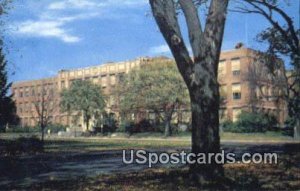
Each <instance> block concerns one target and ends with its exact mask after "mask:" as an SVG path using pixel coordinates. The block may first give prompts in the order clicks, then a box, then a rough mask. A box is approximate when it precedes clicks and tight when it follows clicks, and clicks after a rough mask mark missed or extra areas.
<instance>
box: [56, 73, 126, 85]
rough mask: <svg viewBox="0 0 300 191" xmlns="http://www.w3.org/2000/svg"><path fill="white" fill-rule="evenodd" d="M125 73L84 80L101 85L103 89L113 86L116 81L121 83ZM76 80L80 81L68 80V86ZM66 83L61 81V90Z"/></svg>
mask: <svg viewBox="0 0 300 191" xmlns="http://www.w3.org/2000/svg"><path fill="white" fill-rule="evenodd" d="M124 75H125V73H119V74H109V75H101V76H93V77H85V78H84V80H90V81H91V82H92V83H94V84H99V83H100V84H101V86H102V87H103V88H105V87H106V86H108V85H110V86H114V85H115V84H116V83H117V80H118V81H121V80H123V79H124ZM76 80H82V79H72V80H70V84H72V82H74V81H76ZM66 87H67V85H66V81H64V80H63V81H61V88H66Z"/></svg>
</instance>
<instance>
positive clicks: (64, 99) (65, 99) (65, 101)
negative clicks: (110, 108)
mask: <svg viewBox="0 0 300 191" xmlns="http://www.w3.org/2000/svg"><path fill="white" fill-rule="evenodd" d="M60 106H61V110H62V111H63V112H72V114H76V115H78V116H79V115H83V120H84V122H85V125H86V128H87V130H88V129H89V122H90V120H91V119H92V117H93V116H94V115H95V114H96V112H97V111H102V110H104V107H105V99H104V96H103V94H102V92H101V87H99V86H97V85H95V84H93V83H92V82H90V81H87V80H86V81H83V80H76V81H74V82H73V83H72V84H71V86H70V88H69V89H64V90H63V91H62V92H61V102H60Z"/></svg>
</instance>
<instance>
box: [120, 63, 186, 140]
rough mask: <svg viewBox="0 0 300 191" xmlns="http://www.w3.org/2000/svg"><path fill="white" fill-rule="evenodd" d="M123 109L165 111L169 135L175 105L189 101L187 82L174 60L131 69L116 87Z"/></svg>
mask: <svg viewBox="0 0 300 191" xmlns="http://www.w3.org/2000/svg"><path fill="white" fill-rule="evenodd" d="M117 92H118V94H119V95H120V97H121V98H120V108H121V110H122V111H123V112H126V111H139V110H150V111H152V112H155V113H156V114H160V113H162V115H163V119H164V121H165V126H166V128H167V129H166V130H165V133H166V135H167V136H168V135H170V133H171V129H169V128H171V127H170V121H171V118H172V115H173V113H174V111H175V109H176V108H178V107H179V106H180V105H185V104H187V103H188V102H189V95H188V91H187V88H186V85H185V83H184V81H183V79H182V77H181V76H180V74H179V72H178V69H177V67H176V65H175V63H174V62H173V61H170V60H168V61H167V60H160V61H154V62H153V63H151V64H147V65H144V66H142V67H141V68H137V69H135V70H132V71H131V72H130V73H129V74H127V75H126V76H125V78H124V80H123V81H122V82H121V83H120V85H119V87H117Z"/></svg>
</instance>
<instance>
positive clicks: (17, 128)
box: [6, 126, 40, 133]
mask: <svg viewBox="0 0 300 191" xmlns="http://www.w3.org/2000/svg"><path fill="white" fill-rule="evenodd" d="M6 132H7V133H37V132H40V128H38V127H29V126H24V127H21V126H14V127H11V128H9V129H7V130H6Z"/></svg>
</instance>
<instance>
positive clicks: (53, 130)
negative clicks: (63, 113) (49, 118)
mask: <svg viewBox="0 0 300 191" xmlns="http://www.w3.org/2000/svg"><path fill="white" fill-rule="evenodd" d="M48 130H50V133H58V132H59V131H66V130H67V126H65V125H61V124H50V125H48V126H47V127H46V128H45V133H47V132H48Z"/></svg>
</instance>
